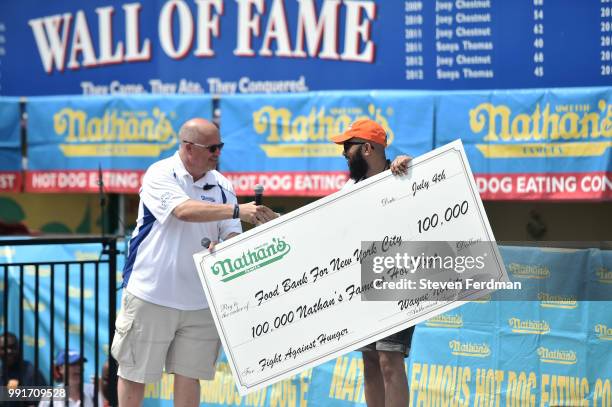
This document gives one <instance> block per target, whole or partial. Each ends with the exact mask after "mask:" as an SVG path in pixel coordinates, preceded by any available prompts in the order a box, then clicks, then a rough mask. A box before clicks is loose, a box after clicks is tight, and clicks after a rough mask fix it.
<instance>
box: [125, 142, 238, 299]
mask: <svg viewBox="0 0 612 407" xmlns="http://www.w3.org/2000/svg"><path fill="white" fill-rule="evenodd" d="M188 199H194V200H198V201H203V202H210V203H215V204H223V203H226V204H235V203H237V199H236V195H235V193H234V188H233V187H232V184H231V182H230V181H229V180H228V179H227V178H225V177H224V176H223V175H221V173H219V172H218V171H215V170H211V171H208V172H207V173H206V175H205V176H204V177H202V178H201V179H199V180H198V181H196V182H193V177H192V176H191V175H189V173H188V172H187V170H186V169H185V166H184V165H183V162H182V161H181V159H180V157H179V155H178V152H176V153H175V154H174V155H173V156H172V157H169V158H166V159H164V160H161V161H158V162H156V163H155V164H153V165H151V166H150V167H149V168H148V169H147V172H146V173H145V175H144V178H143V181H142V187H141V189H140V205H139V208H138V221H137V224H136V229H135V230H134V233H133V234H132V239H131V240H130V245H129V250H128V259H127V261H126V264H125V267H124V270H123V274H124V276H123V286H124V287H127V290H128V291H129V292H130V293H131V294H132V295H134V296H136V297H138V298H140V299H142V300H145V301H148V302H151V303H154V304H158V305H163V306H166V307H172V308H176V309H180V310H197V309H202V308H207V307H208V303H207V302H206V296H205V295H204V290H203V289H202V283H201V282H200V278H199V277H198V274H197V270H196V267H195V264H194V262H193V257H192V255H193V254H194V253H196V252H199V251H202V250H204V247H202V244H201V242H202V239H203V238H208V239H210V240H211V241H213V242H214V241H220V240H223V239H225V238H227V236H228V235H229V234H230V233H232V232H235V233H241V232H242V226H241V225H240V220H239V219H228V220H223V221H215V222H185V221H181V220H179V219H178V218H176V217H175V216H174V215H172V211H173V210H174V208H176V207H177V206H178V205H179V204H181V203H183V202H185V201H187V200H188Z"/></svg>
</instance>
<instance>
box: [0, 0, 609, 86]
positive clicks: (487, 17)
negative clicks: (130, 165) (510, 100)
mask: <svg viewBox="0 0 612 407" xmlns="http://www.w3.org/2000/svg"><path fill="white" fill-rule="evenodd" d="M610 14H611V11H610V6H609V4H608V3H607V2H605V1H600V0H582V1H580V2H575V1H570V0H557V1H546V2H544V1H539V0H536V1H534V0H516V1H503V2H502V1H490V0H483V1H459V2H455V1H438V2H432V1H422V0H409V1H382V0H362V1H337V0H303V1H292V0H262V1H249V0H237V1H229V0H207V1H193V0H171V1H164V0H155V1H153V0H152V1H146V2H145V1H131V0H130V1H128V0H112V1H109V0H105V1H103V0H92V1H88V2H86V3H83V2H82V1H76V0H60V1H52V2H51V1H47V2H41V1H37V0H21V1H3V2H1V4H0V62H1V63H0V72H1V73H2V75H0V93H1V94H4V95H13V96H33V95H53V94H85V95H109V94H117V93H122V94H133V93H155V94H186V93H190V94H203V93H208V94H228V93H255V92H257V93H267V92H304V91H308V90H310V91H318V90H339V89H343V90H359V89H437V90H445V89H448V90H455V89H496V88H497V89H498V88H533V87H552V86H605V85H608V84H609V83H610V77H611V76H612V55H611V52H612V26H611V25H610V24H611V23H612V22H611V21H610ZM577 73H579V74H577Z"/></svg>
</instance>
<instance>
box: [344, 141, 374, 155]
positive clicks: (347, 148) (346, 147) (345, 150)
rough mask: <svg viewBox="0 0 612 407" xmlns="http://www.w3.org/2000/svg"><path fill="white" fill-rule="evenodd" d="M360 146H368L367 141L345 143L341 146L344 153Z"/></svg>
mask: <svg viewBox="0 0 612 407" xmlns="http://www.w3.org/2000/svg"><path fill="white" fill-rule="evenodd" d="M361 144H369V143H368V142H367V141H345V142H344V143H343V144H342V147H343V148H344V152H345V153H346V152H348V151H349V150H350V149H351V147H353V146H355V145H361Z"/></svg>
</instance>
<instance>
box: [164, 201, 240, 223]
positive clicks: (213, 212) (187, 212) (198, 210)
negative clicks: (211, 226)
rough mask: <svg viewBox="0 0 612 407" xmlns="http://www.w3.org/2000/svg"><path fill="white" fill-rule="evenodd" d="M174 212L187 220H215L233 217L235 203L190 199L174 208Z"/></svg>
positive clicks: (179, 217)
mask: <svg viewBox="0 0 612 407" xmlns="http://www.w3.org/2000/svg"><path fill="white" fill-rule="evenodd" d="M172 214H173V215H174V216H176V217H177V218H178V219H180V220H182V221H185V222H213V221H218V220H225V219H232V217H233V215H234V205H232V204H211V203H208V202H200V201H196V200H195V199H189V200H187V201H185V202H183V203H182V204H180V205H178V206H177V207H176V208H174V210H173V211H172Z"/></svg>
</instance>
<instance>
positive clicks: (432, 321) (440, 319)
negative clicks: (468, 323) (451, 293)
mask: <svg viewBox="0 0 612 407" xmlns="http://www.w3.org/2000/svg"><path fill="white" fill-rule="evenodd" d="M425 325H427V326H432V327H441V328H461V327H462V326H463V317H462V316H461V315H457V314H440V315H437V316H435V317H433V318H429V319H428V320H427V322H426V323H425Z"/></svg>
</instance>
